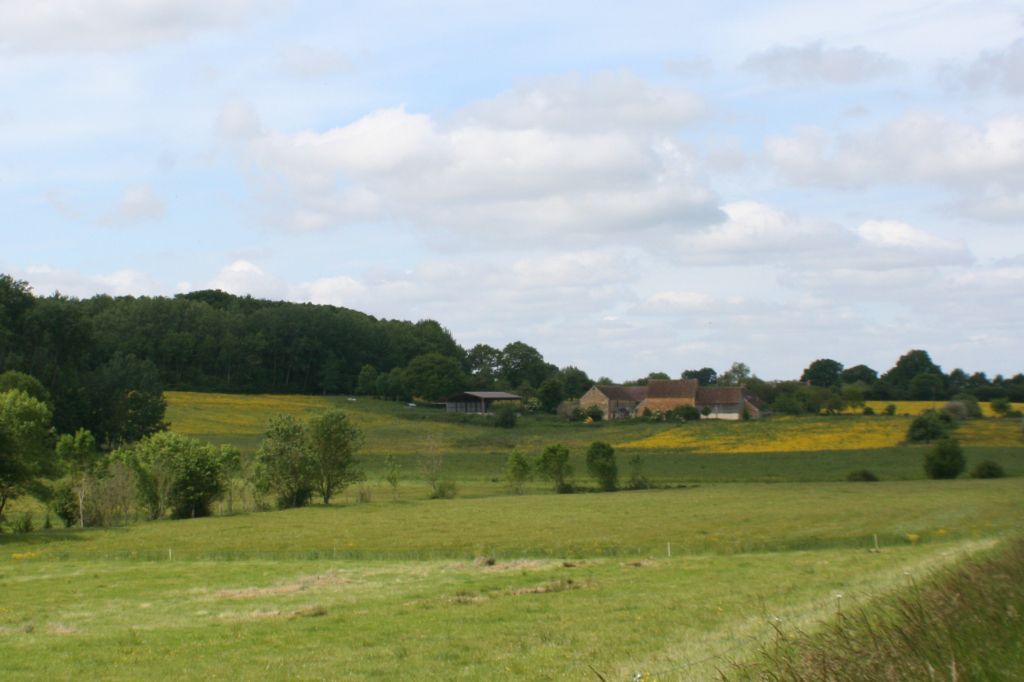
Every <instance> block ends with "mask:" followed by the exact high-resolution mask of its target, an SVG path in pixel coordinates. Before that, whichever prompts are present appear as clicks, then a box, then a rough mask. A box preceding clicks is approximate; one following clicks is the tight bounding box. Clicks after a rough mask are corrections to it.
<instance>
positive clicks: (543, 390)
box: [537, 377, 565, 412]
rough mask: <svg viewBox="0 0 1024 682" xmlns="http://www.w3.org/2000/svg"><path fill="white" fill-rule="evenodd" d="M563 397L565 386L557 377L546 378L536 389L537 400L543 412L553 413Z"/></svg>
mask: <svg viewBox="0 0 1024 682" xmlns="http://www.w3.org/2000/svg"><path fill="white" fill-rule="evenodd" d="M564 396H565V386H564V384H563V383H562V380H561V379H559V378H558V377H548V378H547V379H545V380H544V381H543V382H541V385H540V388H538V389H537V399H538V400H540V407H541V409H542V410H544V411H545V412H554V411H555V410H556V409H558V405H559V403H561V402H562V399H563V397H564Z"/></svg>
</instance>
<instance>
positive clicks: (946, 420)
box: [907, 410, 957, 443]
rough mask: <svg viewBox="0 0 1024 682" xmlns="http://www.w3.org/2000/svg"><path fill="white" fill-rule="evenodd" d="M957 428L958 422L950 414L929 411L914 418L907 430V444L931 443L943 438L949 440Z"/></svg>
mask: <svg viewBox="0 0 1024 682" xmlns="http://www.w3.org/2000/svg"><path fill="white" fill-rule="evenodd" d="M956 427H957V421H956V419H954V418H953V416H952V415H951V414H949V413H948V412H936V411H935V410H927V411H926V412H923V413H921V414H919V415H918V416H916V417H914V421H912V422H910V428H909V429H908V430H907V442H910V443H930V442H931V441H934V440H939V439H941V438H948V437H949V435H950V434H951V433H952V432H953V429H955V428H956Z"/></svg>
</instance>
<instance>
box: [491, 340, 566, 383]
mask: <svg viewBox="0 0 1024 682" xmlns="http://www.w3.org/2000/svg"><path fill="white" fill-rule="evenodd" d="M556 372H558V368H557V367H555V366H554V365H551V364H548V363H547V362H545V361H544V356H543V355H541V354H540V351H538V350H537V349H536V348H534V347H533V346H530V345H529V344H526V343H523V342H522V341H513V342H512V343H510V344H508V345H507V346H505V348H504V349H503V350H502V351H501V378H502V380H503V381H504V382H505V383H506V385H508V386H509V387H511V388H516V387H519V386H521V385H523V384H528V385H530V386H532V387H533V388H537V387H538V386H540V385H541V382H543V381H544V379H546V378H547V377H548V376H550V375H552V374H554V373H556Z"/></svg>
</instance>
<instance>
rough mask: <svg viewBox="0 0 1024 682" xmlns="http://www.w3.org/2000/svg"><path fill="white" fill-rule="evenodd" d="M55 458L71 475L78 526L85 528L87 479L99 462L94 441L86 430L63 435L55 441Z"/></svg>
mask: <svg viewBox="0 0 1024 682" xmlns="http://www.w3.org/2000/svg"><path fill="white" fill-rule="evenodd" d="M56 452H57V458H58V459H59V460H60V461H61V463H62V464H63V465H64V467H65V468H66V469H67V470H68V473H69V474H70V475H71V489H72V490H73V491H74V493H75V497H77V499H78V526H79V528H85V497H86V494H87V492H88V489H89V479H90V478H91V476H92V474H93V472H94V471H95V469H96V466H97V464H99V461H100V453H99V450H98V449H97V448H96V439H95V438H93V436H92V434H91V433H89V431H87V430H86V429H78V431H76V432H75V433H74V435H72V434H68V433H65V434H63V435H62V436H61V437H60V438H58V439H57V447H56Z"/></svg>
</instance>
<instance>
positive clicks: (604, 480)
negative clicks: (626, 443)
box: [587, 441, 619, 492]
mask: <svg viewBox="0 0 1024 682" xmlns="http://www.w3.org/2000/svg"><path fill="white" fill-rule="evenodd" d="M587 471H588V472H589V473H590V475H591V476H593V477H594V478H595V479H597V483H598V485H600V486H601V490H604V491H607V492H611V491H614V490H618V488H619V466H618V464H617V463H616V462H615V448H613V447H612V446H611V445H609V444H608V443H605V442H602V441H596V442H594V443H591V444H590V447H589V448H587Z"/></svg>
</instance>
